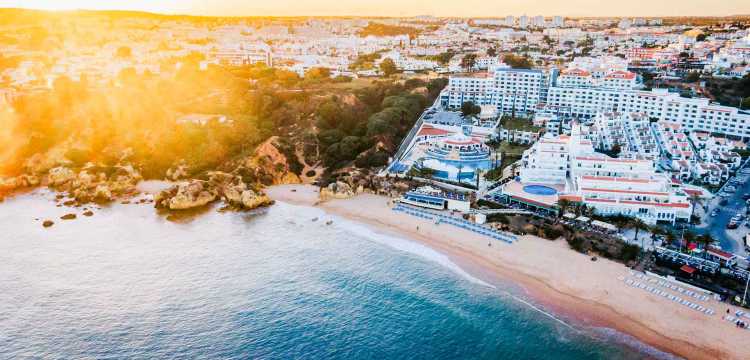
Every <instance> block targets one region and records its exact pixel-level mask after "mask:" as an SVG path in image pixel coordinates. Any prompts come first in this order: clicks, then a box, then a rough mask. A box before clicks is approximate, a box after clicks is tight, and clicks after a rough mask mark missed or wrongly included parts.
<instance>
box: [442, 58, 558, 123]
mask: <svg viewBox="0 0 750 360" xmlns="http://www.w3.org/2000/svg"><path fill="white" fill-rule="evenodd" d="M555 76H556V71H542V70H532V69H512V68H510V67H507V66H498V67H497V68H496V69H495V70H494V71H493V72H491V73H470V74H463V75H456V76H451V77H450V80H449V82H448V86H447V87H446V89H444V90H443V92H442V94H441V105H442V106H443V107H445V108H451V109H457V108H460V107H461V105H462V104H463V103H465V102H469V101H471V102H473V103H475V104H478V105H493V106H495V107H496V109H497V112H498V113H501V114H516V115H520V114H524V115H526V114H530V113H532V112H534V108H535V107H536V106H537V105H538V104H539V103H542V102H544V99H545V98H546V96H547V89H548V87H549V83H550V79H554V77H555Z"/></svg>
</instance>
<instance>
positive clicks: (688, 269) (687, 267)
mask: <svg viewBox="0 0 750 360" xmlns="http://www.w3.org/2000/svg"><path fill="white" fill-rule="evenodd" d="M680 270H682V271H684V272H686V273H688V274H691V275H692V274H693V273H694V272H695V268H693V267H692V266H690V265H682V267H681V268H680Z"/></svg>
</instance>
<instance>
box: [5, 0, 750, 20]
mask: <svg viewBox="0 0 750 360" xmlns="http://www.w3.org/2000/svg"><path fill="white" fill-rule="evenodd" d="M475 5H476V6H475ZM0 8H27V9H39V10H79V9H80V10H133V11H146V12H152V13H161V14H173V15H201V16H238V17H243V16H359V17H367V16H379V17H380V16H382V17H411V16H419V15H428V16H436V17H481V18H494V17H502V16H507V15H515V16H520V15H537V14H542V15H545V16H555V15H559V16H567V17H637V16H648V17H680V16H737V15H748V14H750V3H747V2H743V1H734V0H732V1H722V2H720V3H719V4H717V3H715V2H709V1H705V0H688V1H680V2H677V1H662V2H658V3H652V2H648V1H646V0H635V1H631V2H627V3H620V4H603V3H600V2H598V1H594V0H572V1H569V2H565V3H559V2H555V1H550V0H540V1H536V2H534V3H533V4H528V3H527V2H524V1H520V0H511V1H503V2H501V3H496V4H487V3H483V2H480V1H478V0H467V1H465V2H462V3H460V4H458V3H451V2H447V1H438V2H434V3H431V4H430V5H429V6H427V5H423V4H414V3H406V4H405V3H403V2H398V1H395V0H385V1H381V2H378V3H362V2H359V1H353V0H342V1H333V0H317V1H301V2H300V1H292V0H279V1H275V2H273V3H265V2H264V3H259V2H243V1H237V0H224V1H220V2H209V1H205V0H188V1H173V0H168V1H144V0H135V1H121V0H116V1H109V2H107V3H105V4H102V3H100V2H96V1H90V0H73V1H66V2H64V3H61V2H60V1H52V0H31V1H20V0H0ZM584 9H585V10H584Z"/></svg>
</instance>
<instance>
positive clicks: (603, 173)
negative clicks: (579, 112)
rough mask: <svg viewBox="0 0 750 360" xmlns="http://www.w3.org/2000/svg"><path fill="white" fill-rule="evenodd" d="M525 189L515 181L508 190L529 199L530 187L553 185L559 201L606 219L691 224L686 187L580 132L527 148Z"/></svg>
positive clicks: (649, 164)
mask: <svg viewBox="0 0 750 360" xmlns="http://www.w3.org/2000/svg"><path fill="white" fill-rule="evenodd" d="M520 185H521V186H519V184H513V183H509V184H507V185H506V188H504V189H503V192H504V194H506V195H509V196H510V197H511V198H521V199H523V197H524V196H525V194H523V193H519V192H520V191H519V190H520V189H523V187H524V186H525V185H548V186H550V187H553V188H556V189H559V193H558V194H557V198H556V200H557V201H559V200H561V199H566V200H569V201H572V202H578V203H583V204H585V205H586V206H589V207H592V208H593V209H594V211H595V212H596V213H597V214H600V215H616V214H622V215H626V216H635V217H638V218H640V219H641V220H643V221H644V222H646V223H648V224H655V223H657V222H666V223H674V222H675V221H676V220H688V219H689V217H690V214H691V209H692V205H691V203H690V201H689V197H688V195H687V194H686V193H685V192H684V191H683V190H682V189H681V187H680V185H679V184H677V183H675V182H673V181H672V179H670V178H669V177H668V176H667V175H665V174H662V173H657V172H656V167H655V164H654V162H653V161H652V160H647V159H639V158H632V159H619V158H611V157H608V156H606V155H604V154H601V153H597V152H595V151H594V148H593V144H592V143H591V141H590V140H587V139H584V138H582V137H581V136H580V134H579V130H578V129H574V132H573V135H571V136H565V135H561V136H558V137H551V136H548V137H545V138H543V139H540V140H539V141H538V142H537V143H536V144H534V146H532V147H531V148H530V149H528V150H526V151H525V152H524V154H523V158H522V167H521V171H520ZM506 189H513V191H515V192H516V193H508V192H507V191H506ZM521 191H522V190H521ZM521 201H523V200H521Z"/></svg>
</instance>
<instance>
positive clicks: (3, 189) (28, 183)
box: [0, 174, 41, 194]
mask: <svg viewBox="0 0 750 360" xmlns="http://www.w3.org/2000/svg"><path fill="white" fill-rule="evenodd" d="M40 182H41V181H40V180H39V177H38V176H35V175H26V174H24V175H19V176H16V177H10V178H0V194H2V193H10V192H13V191H16V190H20V189H24V188H29V187H34V186H37V185H39V184H40Z"/></svg>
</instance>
